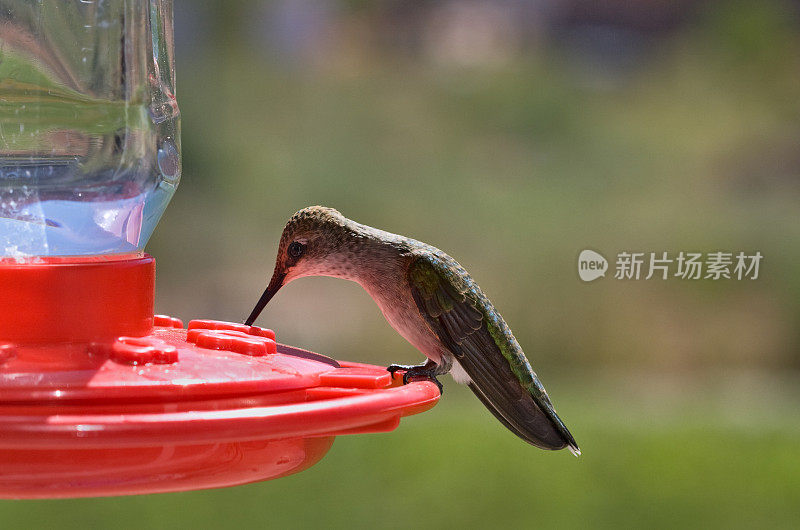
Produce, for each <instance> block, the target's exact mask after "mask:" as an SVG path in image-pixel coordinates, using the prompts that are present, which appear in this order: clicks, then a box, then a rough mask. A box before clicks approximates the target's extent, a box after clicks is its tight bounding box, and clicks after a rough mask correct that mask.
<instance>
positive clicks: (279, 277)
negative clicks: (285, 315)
mask: <svg viewBox="0 0 800 530" xmlns="http://www.w3.org/2000/svg"><path fill="white" fill-rule="evenodd" d="M285 276H286V273H285V272H279V271H277V270H276V271H275V274H273V275H272V279H271V280H270V281H269V285H267V289H266V290H265V291H264V294H262V295H261V298H259V299H258V303H256V306H255V307H254V308H253V312H252V313H250V316H249V317H247V320H245V321H244V323H245V325H247V326H252V325H253V322H255V320H256V319H257V318H258V315H260V314H261V311H263V310H264V307H266V305H267V304H268V303H269V301H270V300H271V299H272V297H273V296H275V293H277V292H278V290H279V289H280V288H281V287H282V286H283V278H284V277H285Z"/></svg>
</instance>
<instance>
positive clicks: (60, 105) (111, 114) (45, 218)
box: [0, 0, 181, 259]
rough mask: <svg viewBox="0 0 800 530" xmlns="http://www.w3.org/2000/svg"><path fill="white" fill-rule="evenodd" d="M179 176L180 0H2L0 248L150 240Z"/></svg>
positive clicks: (135, 244) (119, 246) (118, 248)
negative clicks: (175, 10) (175, 33)
mask: <svg viewBox="0 0 800 530" xmlns="http://www.w3.org/2000/svg"><path fill="white" fill-rule="evenodd" d="M180 175H181V158H180V125H179V111H178V105H177V103H176V99H175V78H174V60H173V38H172V0H57V1H51V0H45V1H42V0H0V257H14V258H20V259H24V258H26V257H29V256H69V255H86V254H113V253H127V252H132V251H133V252H135V251H138V250H142V249H143V248H144V245H145V244H146V243H147V240H148V239H149V237H150V235H151V234H152V232H153V229H154V228H155V226H156V223H157V222H158V220H159V218H160V217H161V214H162V213H163V212H164V209H165V208H166V206H167V204H168V203H169V200H170V198H171V197H172V195H173V193H174V192H175V189H176V187H177V186H178V182H179V180H180Z"/></svg>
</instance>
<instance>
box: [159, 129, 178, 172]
mask: <svg viewBox="0 0 800 530" xmlns="http://www.w3.org/2000/svg"><path fill="white" fill-rule="evenodd" d="M158 169H159V171H161V174H162V175H163V176H164V178H165V179H167V180H172V181H174V180H177V179H179V178H180V176H181V158H180V155H179V154H178V150H177V149H176V148H175V144H173V143H172V140H170V139H166V140H164V143H163V144H161V149H159V150H158Z"/></svg>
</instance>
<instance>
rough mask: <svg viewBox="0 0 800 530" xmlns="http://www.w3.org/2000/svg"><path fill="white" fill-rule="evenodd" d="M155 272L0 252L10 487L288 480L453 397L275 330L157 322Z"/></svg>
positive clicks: (1, 444)
mask: <svg viewBox="0 0 800 530" xmlns="http://www.w3.org/2000/svg"><path fill="white" fill-rule="evenodd" d="M153 271H154V262H153V259H152V258H151V257H149V256H146V255H138V256H126V257H125V259H115V260H86V259H83V260H64V259H59V260H46V261H43V262H39V263H25V264H18V263H15V262H10V263H9V262H0V285H3V294H4V296H3V297H2V300H0V461H2V462H3V465H2V466H0V496H1V497H6V498H9V497H11V498H53V497H87V496H108V495H129V494H141V493H156V492H166V491H183V490H191V489H202V488H216V487H223V486H232V485H236V484H244V483H247V482H254V481H259V480H267V479H272V478H278V477H282V476H286V475H289V474H292V473H296V472H298V471H302V470H303V469H306V468H308V467H309V466H311V465H313V464H314V463H316V462H317V461H319V460H320V459H321V458H322V457H323V456H324V455H325V453H326V452H327V451H328V449H329V448H330V446H331V444H332V443H333V439H334V437H335V436H338V435H341V434H356V433H369V432H386V431H391V430H393V429H395V428H396V427H397V425H398V424H399V421H400V418H401V417H403V416H407V415H410V414H416V413H418V412H422V411H425V410H427V409H429V408H431V407H432V406H434V405H435V404H436V402H437V400H438V399H439V391H438V389H437V387H436V385H435V384H433V383H430V382H425V381H421V382H413V383H411V384H408V385H400V384H399V383H398V381H397V380H393V379H392V378H391V377H390V375H389V373H388V372H386V370H385V369H384V368H382V367H377V366H369V365H362V364H355V363H344V362H342V363H338V362H336V361H334V360H332V359H330V358H328V357H325V356H322V355H319V354H315V353H312V352H308V351H305V350H300V349H297V348H293V347H290V346H285V345H282V344H277V343H276V342H275V335H274V333H273V332H272V331H270V330H267V329H263V328H259V327H256V326H244V325H242V324H235V323H230V322H217V321H208V320H194V321H191V322H190V323H189V326H188V329H184V328H183V324H182V323H181V322H180V321H179V320H177V319H172V318H169V317H165V316H156V317H155V318H154V317H153V316H152V300H153V298H152V291H153V278H154V274H153ZM148 289H149V291H148ZM146 292H149V293H150V296H149V297H148V296H147V295H146ZM143 322H144V323H146V324H143Z"/></svg>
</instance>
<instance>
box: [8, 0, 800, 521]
mask: <svg viewBox="0 0 800 530" xmlns="http://www.w3.org/2000/svg"><path fill="white" fill-rule="evenodd" d="M175 9H176V45H177V61H178V64H177V69H178V97H179V102H180V106H181V110H182V127H183V149H184V171H183V182H182V184H181V187H180V189H179V192H178V193H177V195H176V196H175V198H174V199H173V202H172V204H171V206H170V208H169V209H168V210H167V213H166V214H165V216H164V218H163V219H162V221H161V223H160V224H159V227H158V229H157V230H156V232H155V235H154V237H153V239H152V241H151V243H150V244H149V247H148V251H149V252H150V253H151V254H153V255H155V256H156V258H157V260H158V279H157V310H158V311H159V312H161V313H167V314H170V315H173V316H177V317H180V318H182V319H184V320H188V319H192V318H215V319H222V320H233V321H237V320H239V321H240V320H242V319H243V318H244V317H245V316H246V315H247V314H248V313H249V311H250V309H251V307H252V305H253V303H254V302H255V301H256V299H257V298H258V296H259V295H260V293H261V291H262V290H263V288H264V287H265V284H266V281H267V280H268V277H269V275H270V274H271V272H272V266H273V263H274V259H275V251H276V245H277V240H278V238H279V235H280V232H281V229H282V227H283V224H284V222H285V221H286V219H287V218H288V217H289V216H290V215H291V213H293V212H294V211H295V210H297V209H299V208H301V207H304V206H307V205H311V204H323V205H327V206H332V207H335V208H337V209H339V210H340V211H342V213H344V214H345V215H346V216H348V217H351V218H353V219H356V220H358V221H360V222H363V223H366V224H369V225H372V226H377V227H381V228H384V229H386V230H389V231H393V232H398V233H402V234H406V235H409V236H412V237H415V238H417V239H421V240H424V241H427V242H429V243H431V244H433V245H436V246H438V247H440V248H442V249H444V250H446V251H447V252H448V253H450V254H451V255H452V256H454V257H455V258H456V259H458V260H459V261H460V262H461V263H462V264H463V265H464V266H465V267H467V268H468V269H469V270H470V272H471V273H472V275H473V277H474V278H475V279H476V280H477V281H478V282H479V283H480V284H481V286H482V287H483V289H484V291H485V292H486V293H487V294H488V295H489V297H490V298H492V300H493V301H494V303H495V305H496V306H497V307H498V309H499V310H500V311H501V312H502V313H503V315H504V316H505V318H506V320H507V321H508V323H509V324H510V325H511V327H512V329H513V330H514V332H515V334H516V336H517V338H518V339H519V341H520V343H521V344H522V345H523V347H525V349H526V352H527V354H528V356H529V358H530V359H531V361H532V363H533V365H534V367H535V368H536V369H537V371H538V373H539V375H540V377H541V379H542V380H543V382H544V383H545V385H546V386H547V388H548V390H549V392H550V395H551V397H552V398H553V401H554V402H555V404H556V406H557V408H558V410H559V413H560V414H561V416H562V417H563V418H564V419H565V421H566V423H567V424H568V425H569V427H570V429H571V430H572V432H573V434H574V435H575V437H576V439H577V440H578V442H579V443H580V444H581V447H582V449H583V453H584V454H583V456H582V457H581V458H580V459H577V460H576V459H575V458H573V457H572V456H570V455H569V454H568V453H567V452H563V451H562V452H559V453H547V452H543V451H538V450H536V449H534V448H531V447H529V446H527V445H526V444H524V443H522V442H521V441H519V440H518V439H516V438H515V437H514V436H513V435H512V434H510V433H509V432H507V431H506V430H505V429H504V428H502V426H500V425H499V424H498V423H497V422H496V421H495V420H494V419H493V417H491V415H490V414H489V413H488V412H487V411H486V410H484V409H483V407H482V406H481V405H480V404H479V403H478V401H477V400H476V399H474V397H473V396H472V394H471V393H470V392H469V391H468V389H466V388H464V387H459V386H457V385H455V384H454V383H453V382H452V380H450V379H449V377H448V378H445V379H446V381H445V387H446V388H445V394H444V396H443V399H442V400H441V402H440V403H439V405H438V406H437V407H435V408H434V409H433V410H431V411H429V412H427V413H425V414H422V415H420V416H415V417H411V418H407V419H405V420H404V421H403V422H402V424H401V426H400V427H399V429H398V430H397V431H395V432H393V433H390V434H385V435H363V436H350V437H340V438H339V439H337V441H336V443H335V444H334V446H333V448H332V450H331V452H330V453H329V454H328V456H327V457H326V458H325V459H324V460H323V461H322V462H321V463H319V464H318V465H317V466H315V467H313V468H311V469H310V470H308V471H305V472H303V473H301V474H298V475H295V476H292V477H288V478H284V479H280V480H277V481H273V482H266V483H261V484H254V485H249V486H242V487H237V488H230V489H226V490H215V491H204V492H193V493H181V494H166V495H155V496H142V497H130V498H110V499H88V500H71V501H36V502H10V501H3V502H1V503H0V521H3V523H2V524H3V526H4V527H7V528H34V527H41V528H45V527H61V528H91V527H115V528H145V527H146V528H190V527H192V528H252V527H276V528H285V527H319V528H326V527H336V528H349V527H354V528H366V527H379V528H381V527H386V528H400V527H408V528H434V527H455V526H464V527H468V528H469V527H507V526H515V527H522V528H534V527H542V528H586V527H610V528H611V527H613V528H618V527H651V528H674V527H693V528H694V527H697V528H762V527H766V526H770V527H775V528H796V527H797V525H798V522H799V521H800V449H799V447H800V385H798V383H799V382H800V378H798V369H800V355H798V349H799V348H800V334H799V333H798V329H799V328H798V320H800V276H798V275H797V274H796V270H797V266H796V264H797V262H798V260H800V98H798V87H800V32H799V30H800V23H799V19H798V3H797V2H777V1H772V0H770V1H762V2H728V1H725V2H708V1H705V2H694V1H688V0H685V1H679V2H659V1H646V2H637V3H629V2H623V1H609V2H600V3H596V2H588V1H583V0H571V1H564V2H559V1H556V0H553V1H547V0H537V1H522V0H519V1H513V0H509V1H493V2H490V1H481V0H468V1H456V0H451V1H446V2H432V1H424V2H411V1H400V0H394V1H388V0H387V1H374V2H364V1H360V0H358V1H357V0H349V1H344V0H341V1H337V0H327V1H311V0H281V1H272V2H259V1H228V2H223V1H222V0H215V1H211V0H206V1H189V0H176V5H175ZM585 248H591V249H594V250H597V251H599V252H601V253H602V254H604V255H605V256H606V257H607V258H609V260H611V261H612V262H613V259H614V257H615V256H616V255H617V253H619V252H622V251H629V252H631V251H638V252H659V253H660V252H663V251H668V252H670V253H673V254H674V253H677V252H679V251H686V252H689V251H693V252H712V251H717V250H724V251H731V252H738V251H745V252H748V253H752V252H755V251H760V252H761V253H762V255H763V256H764V259H763V262H762V263H761V270H760V276H759V278H758V279H757V280H755V281H750V280H742V281H737V280H719V281H710V280H709V281H687V280H681V279H678V278H670V279H669V280H660V279H658V280H656V279H652V280H649V281H645V280H639V281H632V280H628V281H625V280H616V279H614V278H613V274H609V275H608V276H607V277H606V278H604V279H600V280H598V281H596V282H593V283H590V284H587V283H583V282H581V281H580V280H579V278H578V276H577V272H576V261H577V255H578V253H579V252H580V251H581V250H583V249H585ZM612 266H613V263H612ZM612 272H613V271H612ZM259 323H260V324H261V325H264V326H269V327H273V328H274V329H276V330H277V332H278V335H279V339H280V340H281V341H282V342H286V343H290V344H295V345H298V346H301V347H306V348H309V349H313V350H317V351H320V352H324V353H327V354H330V355H332V356H334V357H337V358H340V359H347V360H355V361H362V362H372V363H377V364H389V363H391V362H407V363H410V362H416V361H418V360H421V358H422V356H421V354H419V353H418V352H417V351H416V350H414V349H413V347H411V346H410V345H408V344H407V343H405V342H404V341H403V339H402V338H401V337H399V336H398V335H397V334H396V333H395V332H394V331H393V330H392V329H391V328H390V327H389V326H388V324H386V323H385V322H384V320H383V318H382V317H381V315H380V313H379V311H378V310H377V307H376V306H375V305H374V304H373V302H372V301H371V300H370V299H369V297H368V296H367V295H366V293H364V292H363V291H362V290H361V289H360V288H359V287H358V286H357V285H355V284H351V283H348V282H342V281H338V280H332V279H327V278H326V279H304V280H302V281H298V282H295V283H293V284H291V285H290V286H289V287H287V288H285V289H283V290H282V291H281V293H280V294H279V295H278V296H277V298H276V299H275V300H274V302H273V303H272V304H270V306H269V307H268V309H267V310H266V311H265V312H264V314H263V316H262V317H261V318H260V320H259Z"/></svg>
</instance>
